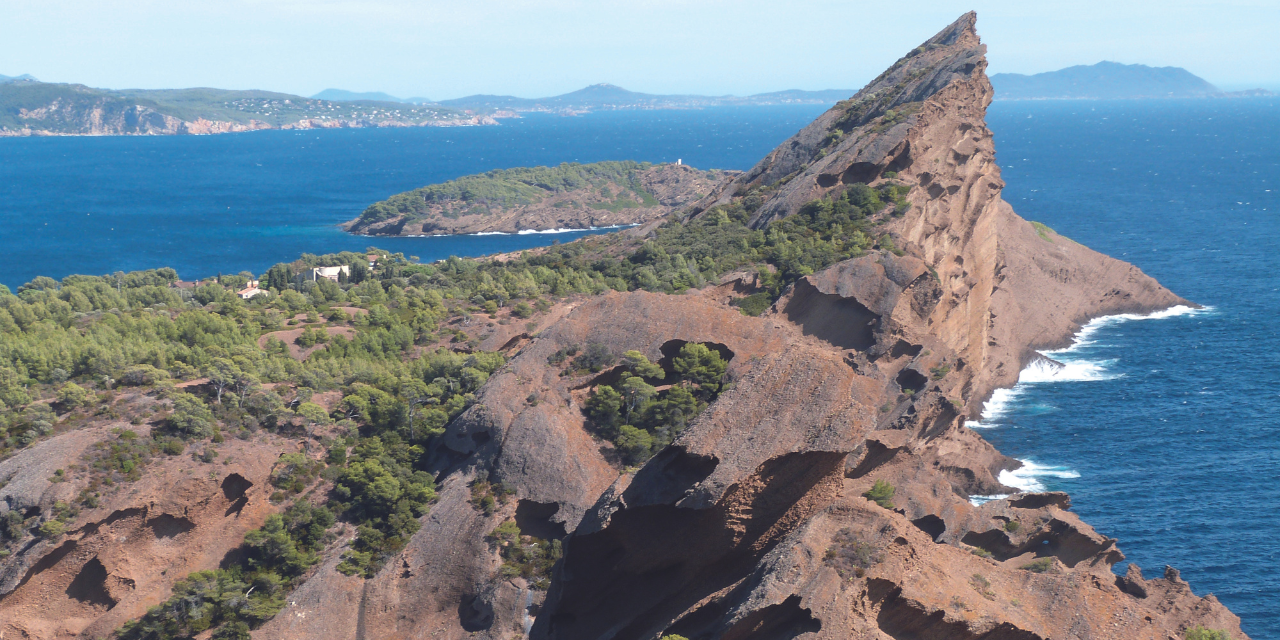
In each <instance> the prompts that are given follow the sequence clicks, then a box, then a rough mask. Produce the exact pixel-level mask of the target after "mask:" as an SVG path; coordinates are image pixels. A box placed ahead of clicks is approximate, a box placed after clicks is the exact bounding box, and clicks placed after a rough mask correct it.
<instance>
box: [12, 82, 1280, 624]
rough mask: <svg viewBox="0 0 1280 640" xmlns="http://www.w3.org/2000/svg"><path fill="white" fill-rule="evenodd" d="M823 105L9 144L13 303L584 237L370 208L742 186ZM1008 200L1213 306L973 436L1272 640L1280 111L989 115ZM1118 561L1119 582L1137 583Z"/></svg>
mask: <svg viewBox="0 0 1280 640" xmlns="http://www.w3.org/2000/svg"><path fill="white" fill-rule="evenodd" d="M824 109H825V107H822V106H816V105H792V106H777V107H744V108H724V109H706V110H692V111H616V112H602V113H594V114H589V115H584V116H579V117H560V116H552V115H541V114H534V115H530V116H528V117H525V118H520V119H515V120H504V121H503V124H502V125H501V126H498V127H473V128H458V129H357V130H334V131H308V132H288V131H265V132H254V133H245V134H233V135H220V136H208V137H154V138H28V139H0V229H2V230H3V231H0V283H4V284H6V285H8V286H10V287H11V288H14V287H16V286H17V285H20V284H22V283H23V282H26V281H28V280H30V279H31V278H32V277H34V276H36V275H49V276H53V277H62V276H65V275H67V274H70V273H92V274H103V273H111V272H114V271H117V270H125V271H127V270H132V269H142V268H152V267H158V266H172V267H174V268H176V269H177V270H178V271H179V273H180V274H181V275H182V276H183V277H186V278H190V277H198V276H209V275H215V274H216V273H218V272H222V273H235V272H239V271H241V270H250V271H253V272H256V273H260V272H262V271H264V270H265V269H266V268H267V267H269V266H270V265H272V264H274V263H276V262H281V261H288V260H292V259H294V258H296V257H297V256H298V255H299V254H301V253H303V252H310V253H325V252H332V251H339V250H361V249H364V248H365V247H368V246H378V247H382V248H386V249H390V250H393V251H402V252H404V253H405V254H406V255H413V256H418V257H419V258H420V259H422V260H434V259H440V258H444V257H447V256H449V255H460V256H471V255H483V254H487V253H492V252H496V251H511V250H517V249H521V248H527V247H534V246H541V245H546V244H550V243H551V242H555V241H561V242H564V241H568V240H572V239H573V238H576V237H578V236H580V235H582V234H583V233H590V232H581V231H579V232H571V233H570V232H566V233H556V234H527V235H508V236H464V237H449V238H445V237H434V238H366V237H355V236H350V235H347V234H345V233H343V232H342V231H341V230H340V229H338V228H337V225H338V224H339V223H341V222H343V221H345V220H349V219H351V218H354V217H356V216H357V215H359V213H360V212H361V211H362V210H363V208H364V207H365V206H367V205H368V204H369V203H371V202H374V201H377V200H380V199H382V198H385V197H387V196H389V195H392V194H394V193H397V192H400V191H404V190H407V189H412V188H415V187H419V186H422V185H425V184H429V183H432V182H438V181H442V180H447V179H450V178H454V177H458V176H461V175H466V174H471V173H477V172H482V171H488V170H491V169H496V168H503V167H510V166H526V165H535V164H557V163H560V162H574V161H576V162H594V161H599V160H622V159H634V160H647V161H652V162H671V161H675V160H677V159H680V160H682V161H683V162H684V163H686V164H690V165H693V166H695V167H700V168H720V169H747V168H750V166H751V165H752V164H754V163H755V161H756V160H758V159H759V158H760V157H762V156H763V155H764V154H766V153H767V152H768V151H769V150H770V149H772V148H773V147H774V146H775V145H777V144H778V143H780V142H782V141H783V140H785V139H786V138H787V137H788V136H790V135H791V134H792V133H794V132H795V131H796V130H798V129H799V128H800V127H802V126H803V125H805V124H807V123H808V122H809V121H810V120H812V119H813V118H814V117H816V116H817V115H818V114H819V113H821V112H822V111H823V110H824ZM988 124H989V125H990V127H991V129H992V130H993V131H994V132H995V137H996V148H997V150H998V161H999V163H1000V165H1001V166H1002V169H1003V177H1004V179H1005V180H1006V182H1007V187H1006V189H1005V199H1006V200H1008V201H1009V202H1010V203H1012V204H1013V206H1014V208H1015V209H1016V210H1017V211H1018V213H1019V214H1021V215H1022V216H1023V217H1024V218H1027V219H1029V220H1035V221H1038V222H1042V223H1044V224H1047V225H1049V226H1050V227H1052V228H1054V229H1055V230H1056V231H1057V232H1059V233H1061V234H1062V235H1064V236H1067V237H1068V238H1071V239H1073V240H1075V241H1078V242H1081V243H1083V244H1085V245H1088V246H1090V247H1092V248H1094V249H1097V250H1098V251H1101V252H1103V253H1106V254H1109V255H1112V256H1115V257H1117V258H1120V259H1122V260H1126V261H1128V262H1131V263H1133V264H1136V265H1137V266H1139V267H1140V268H1141V269H1143V271H1145V272H1146V273H1148V274H1149V275H1152V276H1154V277H1155V278H1156V279H1158V280H1159V281H1160V282H1162V283H1163V284H1165V285H1166V286H1168V287H1169V288H1170V289H1172V290H1173V291H1174V292H1176V293H1178V294H1179V295H1181V296H1183V297H1185V298H1186V299H1188V300H1189V301H1191V302H1193V303H1195V305H1198V306H1197V307H1195V308H1192V307H1186V308H1175V309H1171V310H1165V311H1161V312H1157V313H1152V314H1146V315H1124V316H1112V317H1107V318H1099V319H1096V320H1094V321H1092V322H1089V323H1088V324H1086V325H1085V326H1084V327H1082V328H1081V331H1080V332H1079V334H1078V335H1077V336H1076V339H1075V341H1074V343H1073V344H1072V345H1071V346H1069V347H1067V348H1065V349H1062V350H1058V351H1052V352H1046V353H1045V355H1046V356H1048V357H1049V358H1052V359H1054V360H1056V361H1058V362H1060V363H1062V364H1063V365H1064V366H1062V367H1046V366H1033V367H1031V368H1029V369H1028V370H1027V371H1024V372H1023V374H1022V377H1021V379H1020V382H1019V384H1018V385H1017V386H1016V387H1014V388H1013V389H1007V390H1000V391H998V392H996V394H995V395H994V396H993V397H992V398H991V400H990V401H989V402H987V404H986V406H985V408H984V411H983V415H982V416H981V417H980V418H979V419H977V420H974V421H973V422H972V423H970V426H971V427H973V428H974V429H976V430H978V431H979V432H980V433H981V434H982V436H983V437H985V438H986V439H988V440H989V441H991V442H992V443H993V444H994V445H996V446H997V447H998V448H999V449H1000V450H1001V451H1003V452H1004V453H1006V454H1008V455H1010V456H1013V457H1015V458H1018V459H1020V460H1022V461H1023V463H1024V466H1023V467H1022V468H1021V469H1019V470H1017V471H1013V472H1006V473H1005V474H1003V476H1002V479H1003V480H1004V481H1005V483H1006V484H1009V485H1012V486H1017V487H1020V488H1023V489H1025V490H1036V491H1040V490H1060V491H1067V492H1069V493H1070V494H1071V497H1072V503H1073V510H1074V511H1076V512H1077V513H1078V514H1080V516H1081V517H1082V518H1083V519H1084V520H1085V521H1087V522H1088V523H1090V524H1091V525H1093V526H1094V527H1095V528H1096V529H1097V530H1098V531H1099V532H1101V533H1102V534H1104V535H1107V536H1110V537H1114V538H1118V539H1119V545H1120V548H1121V549H1122V550H1123V551H1124V553H1125V555H1126V556H1127V558H1128V562H1133V563H1136V564H1137V565H1138V566H1140V567H1141V568H1142V569H1143V570H1144V572H1145V574H1146V575H1147V576H1148V577H1159V576H1160V575H1162V574H1163V572H1164V567H1165V566H1166V565H1169V566H1173V567H1175V568H1177V569H1179V570H1180V571H1181V572H1182V576H1183V577H1184V578H1185V579H1187V580H1188V581H1189V582H1190V583H1191V585H1192V588H1193V589H1194V591H1195V592H1196V593H1197V594H1205V593H1213V594H1214V595H1216V596H1217V597H1218V599H1220V600H1221V601H1222V602H1223V603H1225V604H1226V605H1227V606H1229V607H1230V608H1231V609H1232V610H1233V611H1234V612H1236V613H1237V614H1239V615H1240V617H1241V618H1242V620H1243V628H1244V630H1245V631H1246V632H1247V633H1248V634H1250V636H1251V637H1253V638H1255V639H1272V640H1280V570H1278V569H1277V561H1280V537H1277V535H1276V534H1277V532H1280V100H1278V99H1275V98H1241V99H1223V100H1208V99H1206V100H1193V101H1179V100H1159V101H1116V102H1107V101H1028V102H997V103H995V104H994V105H992V107H991V109H990V111H989V113H988ZM1125 567H1126V565H1125V564H1124V563H1122V564H1121V565H1119V566H1118V567H1117V570H1118V571H1119V572H1123V571H1124V570H1125Z"/></svg>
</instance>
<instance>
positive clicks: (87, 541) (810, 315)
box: [0, 13, 1244, 640]
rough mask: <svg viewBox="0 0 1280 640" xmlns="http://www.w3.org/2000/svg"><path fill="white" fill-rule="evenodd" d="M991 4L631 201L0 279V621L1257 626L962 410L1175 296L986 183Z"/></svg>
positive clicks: (988, 635)
mask: <svg viewBox="0 0 1280 640" xmlns="http://www.w3.org/2000/svg"><path fill="white" fill-rule="evenodd" d="M975 21H976V17H975V16H974V14H972V13H970V14H966V15H965V16H962V17H961V18H960V20H958V21H957V22H956V23H955V24H953V25H951V26H949V27H948V28H946V29H944V30H943V31H942V32H940V33H939V34H938V35H937V36H935V37H934V38H931V39H930V40H929V41H927V42H925V43H924V44H922V45H921V46H920V47H918V48H917V49H915V50H913V51H912V53H911V54H909V55H908V56H906V57H904V58H903V59H901V60H900V61H899V62H898V63H897V64H895V65H894V67H893V68H892V69H890V70H889V71H888V72H886V74H885V75H884V76H882V77H881V78H879V79H877V81H875V82H873V83H872V85H870V86H869V87H868V88H867V89H864V90H863V92H860V93H859V96H858V97H855V100H854V101H852V102H851V103H849V104H845V105H842V106H839V107H837V108H836V109H833V111H832V112H831V113H829V114H827V115H825V116H823V118H821V119H820V120H819V121H818V122H819V123H820V124H819V127H820V128H819V129H818V130H814V129H813V128H806V129H805V130H804V131H802V132H801V134H799V135H798V136H797V138H796V139H793V140H790V141H788V142H786V143H784V144H783V145H781V146H780V147H779V148H778V149H776V150H774V151H773V152H772V153H771V154H770V155H769V156H768V157H766V158H765V159H764V160H762V161H761V163H760V165H758V166H757V167H756V168H755V169H753V170H752V171H751V172H749V173H748V174H744V175H743V176H741V177H739V178H737V179H734V180H733V181H732V185H731V186H730V187H726V188H724V189H722V190H720V191H718V192H717V193H715V194H712V195H709V196H708V197H707V198H706V199H704V201H703V203H702V204H700V205H699V206H698V207H696V209H695V210H691V211H689V212H687V213H686V215H673V216H669V217H668V218H667V219H666V220H662V221H655V222H652V223H650V224H647V225H645V226H643V227H640V228H637V229H631V230H628V231H624V232H619V233H614V234H608V235H602V236H593V237H590V238H586V239H583V240H580V241H577V242H573V243H568V244H564V245H557V246H552V247H548V248H545V249H542V250H537V251H528V252H522V253H521V254H519V255H514V256H505V257H504V258H502V259H498V258H492V259H482V260H463V259H457V258H452V259H449V260H447V261H442V262H439V263H436V264H431V265H421V264H412V263H410V262H409V261H406V260H405V259H404V257H403V256H401V255H390V254H387V253H386V252H380V251H379V252H377V259H376V262H377V266H376V268H374V269H370V265H369V263H368V262H366V261H365V259H366V256H365V254H338V255H329V256H311V255H307V256H303V258H302V259H300V260H299V261H296V262H294V263H290V264H279V265H276V266H274V267H272V268H271V269H270V270H268V272H267V273H265V274H261V275H260V276H259V277H260V279H261V280H262V286H264V287H266V288H267V289H268V290H269V291H270V293H269V294H268V295H264V296H257V297H254V298H252V299H250V300H247V301H246V300H242V299H240V298H239V297H237V296H235V295H233V294H232V293H231V291H230V290H231V289H235V288H238V287H241V286H243V284H244V282H245V281H246V279H247V278H249V277H251V276H252V274H241V275H238V276H224V277H223V278H222V280H223V282H222V283H220V284H219V283H213V282H206V283H203V284H201V285H200V286H198V287H196V288H194V289H190V288H172V287H170V286H168V285H169V284H170V283H172V282H173V280H174V279H175V278H176V275H177V274H175V273H173V272H172V271H171V270H163V269H162V270H157V271H150V272H139V273H131V274H119V275H117V276H108V277H101V278H98V277H85V276H72V277H69V278H65V279H63V280H62V281H61V282H55V281H53V280H50V279H48V278H38V279H36V280H34V281H32V282H31V283H28V284H27V285H24V286H23V287H22V288H20V290H19V291H18V292H17V294H16V295H9V294H8V292H7V291H4V290H0V333H3V337H4V339H3V340H0V402H3V403H4V404H3V405H0V420H2V421H3V422H0V424H2V425H3V429H4V433H3V434H2V435H3V438H4V439H3V446H4V449H3V451H2V452H0V453H2V454H3V455H4V456H6V459H5V460H3V461H0V479H3V481H4V483H5V484H4V485H3V486H2V487H0V524H3V527H0V538H2V539H3V548H2V551H0V553H3V559H2V560H0V563H2V564H0V633H3V634H4V636H5V637H11V636H12V637H29V638H55V637H70V636H82V637H107V636H109V635H112V634H113V631H114V635H115V636H116V637H119V638H126V639H133V638H139V639H141V638H147V639H151V638H156V639H169V638H187V637H195V636H199V637H209V636H212V637H214V638H218V639H224V638H246V637H249V631H250V630H251V629H256V630H255V631H254V632H253V637H254V638H258V639H260V640H261V639H264V638H265V639H275V638H281V639H283V638H348V637H356V638H397V637H417V636H428V635H429V636H431V637H433V638H441V639H456V640H461V639H463V638H468V639H474V638H488V639H493V640H499V639H501V640H508V639H510V638H512V637H513V636H520V637H524V636H528V637H530V638H536V639H539V640H541V639H544V638H547V639H550V638H557V639H558V638H566V639H570V638H571V639H575V640H576V639H579V638H581V639H595V638H602V637H610V638H616V639H618V640H633V639H644V640H659V639H661V638H665V637H668V636H681V637H684V638H707V639H713V638H714V639H720V638H724V639H730V640H743V639H746V638H752V639H761V638H788V639H794V638H805V639H810V638H812V639H814V640H817V639H828V638H829V639H832V640H835V639H840V640H843V639H846V638H866V639H869V640H870V639H876V640H879V639H882V638H895V639H904V638H957V639H960V640H978V639H982V638H985V639H987V640H994V639H1017V640H1033V639H1047V638H1071V637H1081V638H1083V637H1091V638H1102V637H1108V638H1109V637H1132V638H1152V639H1161V640H1163V639H1165V638H1197V639H1199V638H1209V637H1213V638H1217V637H1232V638H1243V637H1244V634H1243V633H1241V632H1240V629H1239V620H1238V619H1237V618H1236V617H1235V616H1234V615H1232V614H1231V612H1229V611H1227V610H1226V609H1225V608H1224V607H1223V606H1222V605H1221V604H1220V603H1218V601H1217V600H1216V599H1215V598H1214V597H1213V596H1211V595H1210V596H1205V597H1199V596H1196V595H1195V594H1194V593H1193V592H1192V590H1191V587H1190V585H1188V584H1187V583H1186V582H1184V581H1182V580H1181V578H1180V577H1179V574H1178V572H1177V571H1176V570H1174V569H1172V568H1166V570H1165V571H1164V572H1163V574H1162V576H1161V577H1154V578H1150V579H1149V578H1146V577H1144V576H1143V575H1142V572H1141V570H1140V569H1138V568H1137V567H1136V566H1133V565H1130V567H1129V570H1128V572H1127V573H1126V575H1125V576H1123V577H1120V576H1116V575H1115V574H1114V573H1113V572H1112V570H1111V569H1112V567H1113V566H1114V564H1115V563H1116V562H1119V561H1121V560H1123V558H1124V556H1123V553H1122V552H1121V551H1120V549H1119V548H1118V547H1117V544H1116V541H1115V540H1113V539H1110V538H1107V537H1105V536H1102V535H1100V534H1098V533H1097V532H1095V531H1094V530H1093V529H1092V528H1090V527H1089V525H1088V524H1086V523H1084V522H1083V521H1081V520H1080V518H1079V517H1077V516H1076V515H1075V514H1073V513H1072V512H1071V511H1070V499H1069V497H1068V496H1066V495H1065V494H1062V493H1045V494H1027V493H1019V492H1018V491H1017V490H1016V489H1015V488H1012V487H1006V486H1003V485H1002V484H1001V482H1000V480H999V474H1000V472H1001V471H1003V470H1008V469H1012V468H1016V467H1017V466H1018V465H1019V464H1020V463H1019V462H1018V461H1016V460H1012V459H1009V458H1007V457H1005V456H1003V455H1001V454H1000V453H999V452H997V451H995V450H994V449H993V448H992V447H991V446H990V445H989V444H988V443H986V442H985V441H984V440H982V438H981V437H980V436H979V435H977V433H975V432H974V431H971V430H969V429H968V428H966V427H965V421H966V419H967V418H969V417H972V416H975V415H976V414H977V412H978V410H979V408H980V406H981V404H982V401H983V400H984V399H985V398H986V397H987V396H988V395H989V393H990V391H991V389H993V388H994V387H997V386H1007V385H1011V384H1013V383H1014V382H1015V381H1016V379H1017V375H1018V371H1019V370H1020V369H1021V368H1022V367H1023V365H1024V364H1026V363H1027V362H1029V361H1030V360H1031V359H1032V358H1033V357H1036V353H1035V351H1034V349H1037V348H1045V347H1051V346H1058V345H1061V344H1063V343H1064V342H1065V341H1067V340H1069V339H1070V336H1071V335H1072V334H1073V333H1074V331H1076V330H1077V329H1078V328H1079V326H1080V323H1082V322H1083V321H1085V320H1087V319H1088V318H1091V317H1095V316H1098V315H1105V314H1112V313H1119V312H1139V311H1144V310H1152V309H1159V308H1165V307H1169V306H1172V305H1176V304H1189V303H1187V302H1186V301H1185V300H1182V299H1181V298H1179V297H1178V296H1176V295H1175V294H1173V293H1171V292H1170V291H1168V290H1166V289H1165V288H1163V287H1161V286H1160V285H1159V284H1158V283H1157V282H1155V281H1154V280H1152V279H1151V278H1149V277H1147V276H1145V275H1144V274H1142V273H1141V272H1140V271H1139V270H1138V269H1136V268H1135V267H1133V266H1131V265H1128V264H1125V263H1122V262H1119V261H1117V260H1113V259H1111V258H1108V257H1106V256H1102V255H1100V254H1097V253H1095V252H1092V251H1090V250H1089V249H1087V248H1085V247H1082V246H1080V245H1078V244H1076V243H1074V242H1071V241H1070V240H1068V239H1067V238H1064V237H1062V236H1059V235H1057V234H1056V233H1054V232H1053V231H1052V230H1050V229H1047V228H1037V227H1035V226H1033V225H1032V224H1031V223H1028V222H1026V221H1025V220H1022V219H1021V218H1019V217H1018V216H1017V215H1016V214H1014V212H1013V210H1012V208H1011V207H1010V206H1009V205H1008V204H1007V203H1005V202H1004V201H1003V200H1002V199H1001V197H1000V193H1001V188H1002V186H1003V183H1002V182H1001V180H1000V171H999V167H998V166H997V165H996V164H995V155H994V145H993V142H992V136H991V133H990V131H989V130H988V129H987V128H986V125H985V123H984V116H985V111H986V108H987V106H988V105H989V104H990V102H991V98H992V90H991V86H990V84H989V83H988V81H987V78H986V76H985V73H984V69H985V67H986V60H985V55H984V54H985V49H984V47H983V45H982V44H981V42H980V41H979V40H978V36H977V33H976V31H975ZM903 105H914V106H912V107H911V108H910V109H909V110H907V109H901V107H902V106H903ZM891 111H892V112H893V113H892V114H891V113H890V112H891ZM903 111H907V113H905V114H904V113H903ZM821 123H825V124H821ZM837 131H839V132H840V133H839V134H838V135H834V134H836V132H837ZM828 138H831V142H827V143H822V141H823V140H827V139H828ZM876 150H878V151H876ZM788 167H790V168H789V169H788ZM805 194H808V197H809V199H808V200H807V201H801V202H799V204H797V205H795V206H794V207H793V206H792V205H791V204H790V203H791V202H792V201H793V199H794V200H800V199H801V196H803V195H805ZM371 251H376V250H371ZM343 264H345V265H350V267H351V268H350V270H349V274H344V276H343V277H342V278H341V279H340V281H339V282H331V281H328V280H322V281H320V282H308V281H306V279H305V278H302V279H300V278H298V274H305V273H307V272H308V269H309V268H310V267H314V266H321V265H323V266H336V265H343ZM1049 366H1052V365H1049ZM984 496H985V497H988V498H991V499H990V500H989V501H987V502H985V503H982V504H980V505H975V504H974V502H971V499H973V498H978V497H984ZM976 502H982V501H981V500H977V501H976ZM1134 517H1139V518H1144V517H1145V518H1154V517H1157V516H1156V515H1153V514H1134ZM1152 525H1153V526H1154V527H1158V526H1159V523H1156V522H1153V523H1152ZM1206 630H1212V633H1210V631H1206ZM1218 634H1225V635H1218Z"/></svg>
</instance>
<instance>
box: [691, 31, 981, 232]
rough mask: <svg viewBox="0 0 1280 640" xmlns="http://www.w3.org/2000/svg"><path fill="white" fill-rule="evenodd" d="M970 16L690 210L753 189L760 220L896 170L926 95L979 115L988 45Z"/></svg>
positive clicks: (947, 106)
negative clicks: (958, 87)
mask: <svg viewBox="0 0 1280 640" xmlns="http://www.w3.org/2000/svg"><path fill="white" fill-rule="evenodd" d="M976 22H977V14H976V13H974V12H969V13H966V14H964V15H963V16H960V18H959V19H958V20H956V21H955V22H953V23H952V24H951V25H949V26H947V28H945V29H943V30H942V31H939V32H938V33H937V35H935V36H933V37H932V38H930V39H928V40H926V41H925V42H924V43H922V44H921V45H920V46H918V47H916V48H914V49H912V50H911V51H910V52H908V53H907V54H906V55H905V56H903V57H902V58H899V59H898V61H897V62H895V63H894V64H893V66H891V67H889V68H888V69H887V70H885V72H884V73H881V74H880V75H879V76H878V77H877V78H876V79H875V80H873V81H871V83H870V84H868V85H867V86H866V87H863V89H862V90H861V91H859V92H858V93H857V94H855V95H854V96H853V97H852V98H850V99H848V100H844V101H841V102H839V103H837V104H836V105H835V106H834V107H832V108H831V109H830V110H828V111H827V112H826V113H824V114H822V115H821V116H819V117H818V119H817V120H814V121H813V122H812V123H810V124H809V125H808V126H806V127H805V128H804V129H801V130H800V132H799V133H797V134H795V135H794V136H792V137H791V138H790V139H789V140H787V141H786V142H784V143H782V144H781V145H779V146H778V147H777V148H776V149H774V150H773V151H772V152H771V153H769V155H768V156H766V157H765V158H764V159H763V160H761V161H760V162H759V163H758V164H756V166H755V167H753V168H752V169H751V170H750V171H748V172H747V173H745V174H743V175H741V176H739V177H738V178H737V179H735V180H733V181H730V182H728V183H726V184H725V185H724V186H723V187H721V188H720V189H718V190H717V191H716V192H714V193H712V194H711V195H709V196H708V197H707V198H705V199H703V200H702V201H701V202H699V203H698V205H696V206H695V208H694V210H693V211H694V213H695V214H696V213H700V212H702V211H704V210H706V209H709V208H711V207H713V206H716V205H721V204H726V203H729V202H731V201H732V200H733V199H734V198H737V197H743V196H746V195H750V194H753V193H754V194H757V195H759V196H761V197H762V199H763V203H762V204H760V205H758V209H756V210H755V211H754V212H753V216H752V224H753V226H757V227H759V226H763V225H764V224H767V223H768V222H769V221H771V220H774V219H777V218H780V217H784V216H787V215H790V214H792V213H795V212H796V211H797V210H798V209H799V208H800V207H801V206H802V205H803V204H804V203H805V202H808V201H810V200H813V199H815V198H819V197H822V196H823V195H825V194H826V193H827V192H828V191H830V190H832V189H834V188H837V187H839V186H841V185H844V184H851V183H855V182H866V183H869V182H872V181H874V180H875V179H877V178H879V177H880V176H881V175H882V174H883V173H884V172H885V171H889V170H895V171H897V170H901V169H902V168H904V167H903V166H899V165H904V164H907V163H909V161H910V157H909V155H904V154H903V152H904V151H905V149H906V147H907V146H908V145H907V143H906V140H907V138H908V134H909V132H910V131H911V130H912V128H913V127H915V125H916V123H917V120H918V116H917V114H919V113H920V112H921V111H922V109H923V108H924V105H925V104H926V103H928V102H934V103H937V104H936V105H935V106H939V107H942V108H943V110H944V111H965V110H967V109H965V107H968V106H976V107H977V112H976V115H977V120H978V121H979V123H981V120H982V118H983V116H984V115H985V112H986V107H987V105H988V104H990V101H991V84H990V82H988V80H987V77H986V72H985V71H986V67H987V60H986V46H985V45H983V44H982V42H981V40H980V39H979V38H978V33H977V31H976V29H975V24H976ZM957 83H967V84H970V85H973V89H974V90H973V91H966V92H951V93H953V94H957V95H952V96H947V95H944V94H945V93H947V92H945V91H944V90H945V89H947V88H948V87H950V86H952V85H954V84H957ZM975 96H976V97H977V101H978V104H976V105H968V104H958V103H957V102H958V101H963V102H972V100H973V98H974V97H975ZM952 103H957V104H952ZM895 161H896V164H895Z"/></svg>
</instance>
